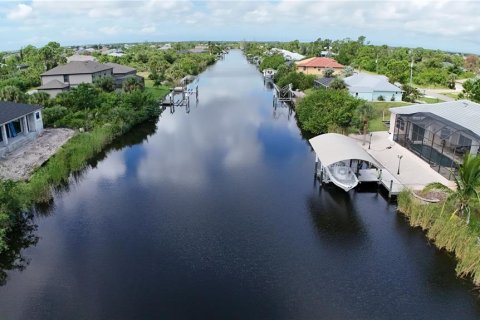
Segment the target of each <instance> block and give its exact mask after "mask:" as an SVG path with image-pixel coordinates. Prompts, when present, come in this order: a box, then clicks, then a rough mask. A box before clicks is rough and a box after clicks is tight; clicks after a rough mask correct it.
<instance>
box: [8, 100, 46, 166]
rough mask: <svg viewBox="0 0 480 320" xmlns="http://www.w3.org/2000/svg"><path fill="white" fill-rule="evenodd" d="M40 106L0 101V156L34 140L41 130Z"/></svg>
mask: <svg viewBox="0 0 480 320" xmlns="http://www.w3.org/2000/svg"><path fill="white" fill-rule="evenodd" d="M41 109H42V107H41V106H37V105H30V104H24V103H15V102H9V101H0V157H3V156H5V154H6V153H8V152H12V151H14V150H16V149H18V148H19V147H21V146H23V145H24V144H25V143H26V142H29V141H32V140H34V139H35V138H36V137H37V136H38V134H39V133H41V132H42V130H43V122H42V110H41Z"/></svg>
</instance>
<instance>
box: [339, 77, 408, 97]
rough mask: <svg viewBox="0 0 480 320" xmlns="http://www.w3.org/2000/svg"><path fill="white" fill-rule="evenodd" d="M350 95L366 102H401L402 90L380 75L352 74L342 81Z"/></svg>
mask: <svg viewBox="0 0 480 320" xmlns="http://www.w3.org/2000/svg"><path fill="white" fill-rule="evenodd" d="M343 80H344V81H345V84H346V85H347V87H348V91H349V92H350V94H351V95H352V96H354V97H356V98H359V99H364V100H367V101H402V92H403V91H402V89H400V88H399V87H397V86H395V85H393V84H391V83H390V82H388V78H387V77H386V76H382V75H371V74H366V73H358V74H354V75H353V76H351V77H346V78H345V79H343Z"/></svg>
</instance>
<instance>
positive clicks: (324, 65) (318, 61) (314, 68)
mask: <svg viewBox="0 0 480 320" xmlns="http://www.w3.org/2000/svg"><path fill="white" fill-rule="evenodd" d="M295 65H296V69H297V71H298V72H302V73H305V74H313V75H318V76H321V75H323V73H324V72H325V70H327V69H331V70H333V74H335V75H339V74H341V73H342V71H343V69H345V67H344V66H343V65H342V64H340V63H338V62H337V61H336V60H335V59H332V58H327V57H314V58H308V59H305V60H302V61H298V62H296V63H295Z"/></svg>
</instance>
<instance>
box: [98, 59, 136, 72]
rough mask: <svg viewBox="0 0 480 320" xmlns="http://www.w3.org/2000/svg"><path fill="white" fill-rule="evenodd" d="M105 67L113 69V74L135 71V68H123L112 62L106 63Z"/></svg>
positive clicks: (121, 65)
mask: <svg viewBox="0 0 480 320" xmlns="http://www.w3.org/2000/svg"><path fill="white" fill-rule="evenodd" d="M106 65H107V66H110V67H112V68H113V74H122V73H129V72H133V71H135V72H136V71H137V70H136V69H135V68H131V67H128V66H124V65H123V64H118V63H113V62H108V63H106Z"/></svg>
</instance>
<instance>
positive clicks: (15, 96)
mask: <svg viewBox="0 0 480 320" xmlns="http://www.w3.org/2000/svg"><path fill="white" fill-rule="evenodd" d="M26 100H27V97H26V95H25V94H24V93H23V92H22V91H21V90H20V89H19V88H17V87H15V86H6V87H3V88H1V89H0V101H12V102H25V101H26Z"/></svg>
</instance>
